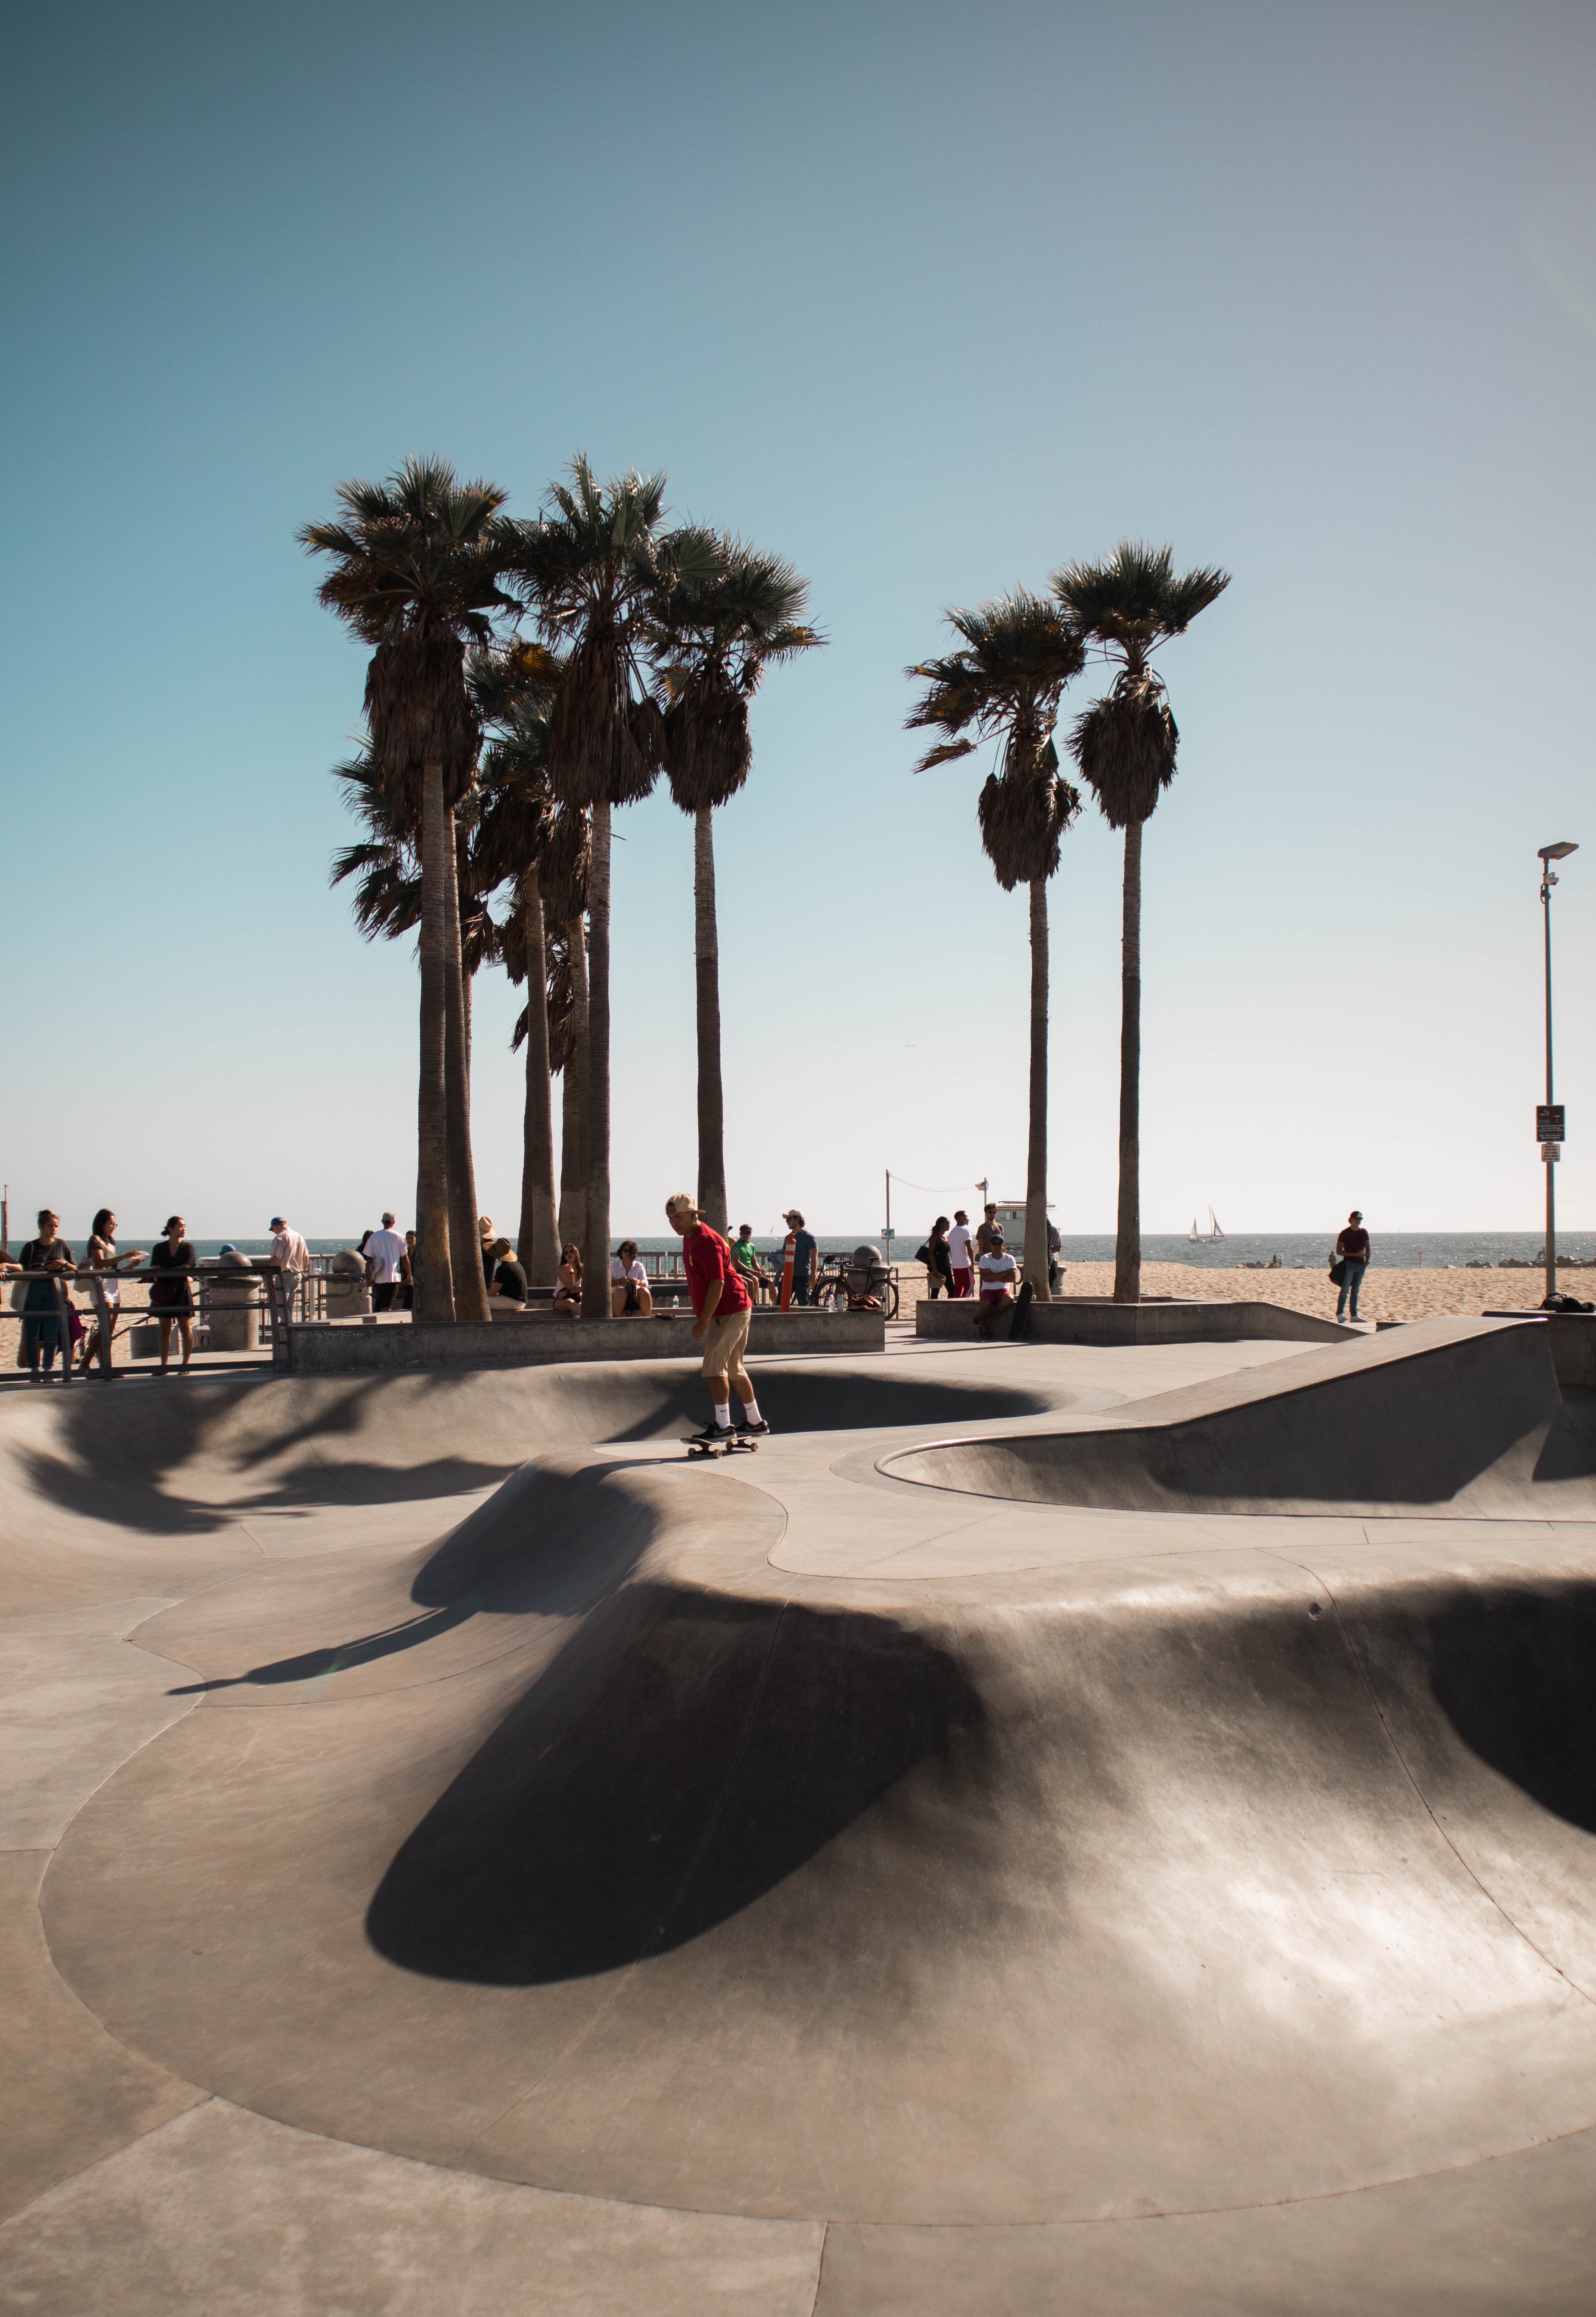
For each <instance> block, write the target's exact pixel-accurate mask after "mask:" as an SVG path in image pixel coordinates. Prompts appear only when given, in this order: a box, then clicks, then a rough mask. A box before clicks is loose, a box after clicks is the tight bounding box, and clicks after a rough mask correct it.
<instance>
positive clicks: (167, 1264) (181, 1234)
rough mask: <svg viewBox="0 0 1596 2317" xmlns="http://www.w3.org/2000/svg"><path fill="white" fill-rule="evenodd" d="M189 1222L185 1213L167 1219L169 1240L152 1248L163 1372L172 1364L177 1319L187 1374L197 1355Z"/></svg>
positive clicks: (152, 1296) (152, 1297)
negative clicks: (184, 1215) (173, 1336)
mask: <svg viewBox="0 0 1596 2317" xmlns="http://www.w3.org/2000/svg"><path fill="white" fill-rule="evenodd" d="M187 1234H188V1225H187V1223H185V1222H184V1221H183V1217H182V1216H181V1215H168V1216H167V1218H166V1237H165V1245H163V1246H161V1247H157V1248H153V1249H152V1251H151V1254H150V1258H149V1267H150V1269H151V1270H152V1271H153V1272H154V1273H155V1275H156V1276H155V1277H154V1278H153V1279H152V1280H151V1282H150V1284H149V1308H150V1312H151V1315H152V1316H153V1318H154V1319H155V1320H156V1322H157V1323H158V1325H159V1327H160V1330H161V1373H162V1374H163V1375H165V1373H166V1372H167V1370H168V1368H169V1367H170V1366H171V1364H172V1327H173V1322H174V1320H175V1322H176V1324H177V1332H178V1335H179V1337H180V1338H181V1339H182V1343H183V1374H184V1375H186V1374H187V1373H188V1368H189V1362H190V1361H191V1360H192V1358H193V1355H194V1337H193V1319H194V1290H193V1276H194V1250H193V1248H192V1244H191V1243H190V1240H189V1239H188V1236H187Z"/></svg>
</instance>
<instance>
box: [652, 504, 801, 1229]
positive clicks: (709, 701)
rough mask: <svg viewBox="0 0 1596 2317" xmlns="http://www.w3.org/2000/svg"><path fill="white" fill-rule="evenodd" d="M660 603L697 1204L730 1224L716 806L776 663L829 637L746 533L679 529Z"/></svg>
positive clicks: (791, 582) (657, 648) (659, 668)
mask: <svg viewBox="0 0 1596 2317" xmlns="http://www.w3.org/2000/svg"><path fill="white" fill-rule="evenodd" d="M671 559H672V569H671V572H670V574H669V577H668V578H667V582H666V585H665V586H664V587H663V588H662V590H661V592H660V595H659V598H658V600H657V602H656V604H655V609H654V613H653V618H652V621H651V623H650V629H651V631H650V643H651V646H652V649H653V654H654V658H655V683H656V697H657V698H658V700H659V702H660V707H661V710H662V711H663V712H662V715H661V718H660V754H661V756H663V757H664V768H665V773H666V775H667V777H668V779H669V781H670V783H671V794H672V796H673V798H674V799H675V801H676V803H677V804H678V805H679V806H680V807H681V809H682V811H683V812H684V813H686V814H687V815H688V817H689V819H691V822H692V825H693V831H692V836H693V847H692V852H693V862H692V899H693V953H694V957H695V960H696V962H697V989H698V1060H699V1087H698V1092H699V1170H698V1203H699V1206H700V1210H701V1212H703V1213H704V1214H705V1215H706V1216H707V1217H708V1218H709V1222H710V1224H711V1225H712V1226H713V1228H714V1229H715V1230H718V1231H720V1232H722V1233H724V1232H725V1231H726V1229H727V1201H726V1107H725V1096H724V1093H723V1089H722V1084H721V1072H720V943H719V932H718V926H717V923H716V912H715V825H714V816H715V810H716V808H717V806H718V805H723V804H725V803H727V801H728V800H729V799H731V798H732V797H734V796H736V793H737V791H738V790H739V789H740V788H741V787H742V785H743V783H744V782H745V780H746V779H747V777H748V774H749V772H750V770H751V768H752V766H753V742H752V739H751V738H750V735H749V729H748V703H749V702H750V701H751V700H752V699H753V694H754V693H755V692H756V691H757V689H758V687H759V682H760V678H761V677H762V675H763V674H764V671H765V669H766V668H767V667H769V666H771V665H772V663H773V662H775V661H777V660H783V659H791V658H794V657H795V656H796V655H797V654H798V652H801V651H808V650H810V649H813V648H814V647H815V646H816V645H817V644H818V643H820V642H821V641H822V639H821V637H819V636H818V635H816V631H815V630H814V629H813V628H811V627H807V626H806V625H805V624H804V613H805V611H806V609H807V603H808V595H809V587H808V582H807V580H804V579H800V578H799V577H798V573H797V572H796V571H795V570H794V569H793V568H792V566H791V564H790V563H783V562H782V561H781V560H780V558H779V557H777V556H774V555H762V554H761V553H760V552H759V551H758V550H757V549H755V548H753V547H747V546H745V545H744V543H743V541H741V540H738V539H731V538H727V537H725V536H722V535H718V534H716V533H714V532H695V533H689V532H674V533H673V534H672V539H671Z"/></svg>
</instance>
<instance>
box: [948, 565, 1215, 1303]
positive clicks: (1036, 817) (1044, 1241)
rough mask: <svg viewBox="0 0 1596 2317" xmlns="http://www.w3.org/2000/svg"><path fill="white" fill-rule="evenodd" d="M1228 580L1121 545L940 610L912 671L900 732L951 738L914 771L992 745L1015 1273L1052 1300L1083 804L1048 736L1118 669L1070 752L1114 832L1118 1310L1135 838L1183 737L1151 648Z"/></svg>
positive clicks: (1136, 942) (1127, 1134)
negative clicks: (1005, 911) (1015, 1206)
mask: <svg viewBox="0 0 1596 2317" xmlns="http://www.w3.org/2000/svg"><path fill="white" fill-rule="evenodd" d="M1229 584H1230V579H1229V575H1228V573H1226V572H1224V571H1217V570H1198V571H1188V572H1186V573H1184V574H1181V575H1179V576H1177V574H1176V572H1175V569H1174V563H1173V556H1172V550H1170V549H1169V548H1168V547H1159V548H1153V547H1148V546H1146V545H1144V544H1142V543H1141V542H1140V541H1130V540H1121V541H1120V542H1119V547H1118V548H1117V549H1116V550H1115V552H1114V553H1113V555H1111V556H1110V557H1109V558H1108V559H1106V560H1105V561H1103V562H1101V563H1068V564H1065V566H1064V568H1062V570H1058V571H1056V572H1055V573H1054V574H1053V577H1052V581H1051V592H1050V594H1049V595H1047V596H1040V595H1032V594H1030V591H1029V590H1027V589H1025V588H1018V589H1016V590H1015V591H1014V592H1013V593H1012V595H1000V596H998V597H997V598H995V599H994V601H993V602H991V603H986V604H977V605H976V607H975V609H974V610H971V611H964V610H956V611H951V612H950V613H949V614H948V619H949V622H950V625H951V626H952V628H953V629H954V631H955V632H956V634H957V635H958V638H959V648H958V649H957V650H955V651H953V652H951V653H950V654H949V655H948V657H947V658H943V659H933V660H926V661H924V662H923V663H922V664H920V665H919V666H914V667H912V668H910V669H909V670H908V671H907V673H908V674H909V675H910V676H911V677H918V678H922V679H923V681H924V684H925V689H924V691H923V693H922V695H921V697H920V699H919V701H918V702H917V703H916V705H915V708H914V713H913V715H911V716H910V718H909V719H908V723H909V727H910V729H914V728H916V727H927V726H929V727H930V728H932V729H934V730H936V731H940V732H941V733H943V734H944V735H945V736H946V738H944V739H943V740H941V742H939V743H938V744H937V745H936V746H935V747H932V749H930V750H929V752H928V753H927V754H926V755H925V756H923V758H922V759H921V761H920V763H919V764H918V765H916V766H915V770H916V771H917V772H926V771H929V770H930V769H931V767H932V765H941V764H946V763H948V762H949V761H950V759H951V758H953V757H956V756H968V755H970V754H971V753H972V751H973V750H975V749H976V747H979V746H980V745H981V743H982V742H984V741H987V742H995V743H996V744H997V749H998V757H997V764H996V766H995V769H994V771H992V772H991V773H990V774H988V776H987V779H986V782H985V785H984V787H983V788H982V790H981V793H980V798H979V801H978V804H977V813H978V817H979V820H980V827H981V841H982V843H983V845H985V850H986V854H987V856H988V858H989V859H990V861H991V863H992V866H993V870H994V873H995V875H996V877H997V881H998V882H999V884H1000V885H1002V887H1003V890H1004V891H1005V892H1012V891H1013V890H1014V889H1015V887H1016V886H1018V885H1024V886H1026V887H1027V888H1028V889H1029V893H1030V1133H1029V1138H1028V1149H1027V1160H1026V1178H1025V1275H1026V1277H1027V1278H1028V1279H1029V1280H1030V1281H1031V1282H1032V1283H1033V1285H1034V1290H1035V1293H1037V1294H1038V1295H1039V1296H1040V1297H1044V1298H1045V1297H1046V1296H1047V1294H1048V1203H1047V1186H1048V878H1049V877H1051V876H1052V875H1053V873H1054V872H1055V871H1056V870H1057V867H1058V862H1059V849H1060V845H1061V841H1062V839H1063V837H1064V835H1065V831H1066V830H1067V829H1068V827H1069V826H1070V824H1071V822H1072V821H1073V820H1074V819H1075V817H1076V815H1077V814H1078V813H1079V811H1080V810H1081V792H1080V791H1079V790H1078V789H1077V788H1075V787H1074V786H1073V785H1072V783H1070V782H1069V781H1067V780H1065V778H1064V777H1063V776H1062V774H1061V773H1060V771H1059V761H1058V751H1057V747H1056V745H1055V742H1054V738H1053V735H1054V729H1055V727H1056V726H1057V720H1058V711H1059V703H1060V701H1061V700H1062V697H1063V694H1064V690H1065V685H1066V684H1069V683H1071V682H1072V681H1073V680H1074V677H1076V676H1077V675H1080V674H1081V673H1082V672H1083V669H1084V668H1085V666H1086V664H1087V659H1088V658H1089V656H1091V655H1092V654H1093V653H1095V654H1096V655H1097V656H1098V657H1099V658H1101V659H1103V660H1106V661H1108V662H1109V663H1110V664H1112V665H1114V666H1117V668H1118V674H1117V675H1115V678H1114V681H1113V683H1112V684H1110V687H1109V689H1108V691H1107V692H1106V693H1104V694H1103V696H1102V698H1101V700H1098V701H1097V702H1094V703H1093V705H1092V707H1090V708H1088V709H1087V710H1086V711H1084V713H1083V714H1082V715H1081V716H1079V717H1078V718H1077V719H1076V720H1075V723H1074V727H1073V728H1072V729H1071V731H1070V734H1069V739H1068V747H1069V751H1070V754H1071V756H1073V757H1074V761H1075V764H1076V765H1077V766H1078V768H1079V770H1080V773H1081V775H1082V777H1083V780H1084V781H1085V783H1086V785H1087V786H1088V787H1089V788H1090V789H1091V791H1092V794H1093V795H1094V796H1095V797H1096V799H1097V801H1098V803H1099V805H1100V806H1101V809H1102V813H1103V817H1104V819H1106V820H1107V821H1108V823H1109V825H1110V827H1111V828H1118V829H1123V831H1124V833H1125V876H1124V918H1123V943H1122V949H1121V1013H1120V1033H1119V1214H1118V1220H1117V1229H1116V1234H1115V1248H1114V1300H1115V1302H1120V1303H1134V1302H1138V1301H1139V1299H1140V1296H1141V1270H1142V1239H1141V1109H1140V1105H1141V1034H1142V1033H1141V1021H1142V998H1141V990H1142V965H1141V950H1142V930H1141V929H1142V829H1143V827H1144V825H1145V823H1146V821H1147V819H1149V818H1150V816H1151V815H1152V813H1153V811H1154V809H1155V806H1156V805H1157V802H1158V800H1159V798H1160V796H1161V795H1162V794H1163V792H1164V790H1165V789H1166V788H1167V787H1168V786H1169V784H1170V783H1171V781H1172V779H1173V778H1174V773H1175V752H1176V748H1177V747H1178V745H1179V740H1180V735H1179V733H1178V731H1177V730H1176V728H1175V720H1174V718H1173V716H1172V714H1171V713H1170V708H1169V701H1168V697H1167V694H1166V693H1165V689H1164V681H1163V679H1162V677H1161V676H1160V675H1158V674H1157V672H1156V670H1155V668H1154V666H1153V665H1152V655H1153V653H1154V651H1155V649H1156V648H1157V647H1158V646H1159V645H1160V644H1162V643H1165V642H1167V641H1168V640H1169V639H1170V638H1171V637H1172V636H1179V635H1184V633H1185V632H1186V630H1187V629H1188V628H1189V627H1190V624H1191V622H1192V621H1193V620H1194V619H1195V618H1196V617H1197V615H1198V613H1199V612H1201V611H1205V610H1206V609H1207V608H1208V605H1209V604H1211V603H1213V602H1214V600H1215V598H1216V597H1217V596H1218V595H1221V594H1222V593H1223V592H1224V590H1225V589H1226V587H1227V586H1229Z"/></svg>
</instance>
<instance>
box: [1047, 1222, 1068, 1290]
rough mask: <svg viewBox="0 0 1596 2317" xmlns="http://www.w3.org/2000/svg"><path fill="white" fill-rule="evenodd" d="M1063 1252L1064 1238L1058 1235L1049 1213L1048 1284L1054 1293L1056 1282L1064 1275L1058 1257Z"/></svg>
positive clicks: (1063, 1269)
mask: <svg viewBox="0 0 1596 2317" xmlns="http://www.w3.org/2000/svg"><path fill="white" fill-rule="evenodd" d="M1063 1253H1064V1240H1063V1239H1062V1238H1061V1237H1060V1235H1059V1230H1058V1225H1057V1223H1056V1222H1055V1221H1053V1218H1052V1217H1051V1215H1049V1216H1048V1286H1049V1288H1051V1289H1052V1290H1053V1292H1054V1293H1057V1289H1058V1284H1059V1282H1060V1280H1061V1279H1062V1278H1063V1277H1064V1273H1065V1266H1064V1265H1063V1264H1062V1263H1060V1261H1059V1259H1058V1258H1059V1257H1060V1256H1061V1255H1062V1254H1063Z"/></svg>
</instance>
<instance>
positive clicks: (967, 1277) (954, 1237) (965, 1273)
mask: <svg viewBox="0 0 1596 2317" xmlns="http://www.w3.org/2000/svg"><path fill="white" fill-rule="evenodd" d="M974 1241H975V1233H974V1232H973V1231H972V1230H971V1229H970V1219H969V1217H968V1215H967V1214H966V1212H965V1211H964V1209H963V1208H962V1207H956V1208H955V1209H954V1211H953V1228H952V1230H950V1232H949V1233H948V1260H949V1262H950V1264H951V1266H953V1293H954V1294H955V1295H957V1296H967V1295H968V1294H969V1293H970V1292H971V1290H972V1289H973V1288H974V1286H975V1284H976V1283H975V1280H974V1278H973V1277H972V1276H971V1275H972V1273H973V1272H974V1270H975V1267H976V1259H975V1257H974V1256H973V1255H972V1253H971V1252H970V1250H971V1248H972V1246H973V1244H974Z"/></svg>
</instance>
